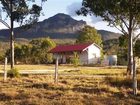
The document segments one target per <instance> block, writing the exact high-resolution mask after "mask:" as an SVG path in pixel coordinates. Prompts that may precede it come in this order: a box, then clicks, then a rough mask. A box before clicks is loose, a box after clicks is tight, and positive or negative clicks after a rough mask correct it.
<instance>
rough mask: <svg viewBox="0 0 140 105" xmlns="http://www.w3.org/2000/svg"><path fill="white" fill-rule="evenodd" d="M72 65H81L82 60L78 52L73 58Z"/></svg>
mask: <svg viewBox="0 0 140 105" xmlns="http://www.w3.org/2000/svg"><path fill="white" fill-rule="evenodd" d="M71 63H72V64H73V65H74V66H75V67H77V66H78V65H79V64H80V59H79V55H78V54H77V52H74V56H73V57H72V58H71Z"/></svg>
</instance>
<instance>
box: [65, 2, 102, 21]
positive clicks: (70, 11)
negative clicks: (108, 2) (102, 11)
mask: <svg viewBox="0 0 140 105" xmlns="http://www.w3.org/2000/svg"><path fill="white" fill-rule="evenodd" d="M81 7H82V2H74V3H72V4H71V5H68V6H67V8H66V10H67V12H68V14H69V15H70V16H72V17H77V18H78V17H81V19H82V20H85V17H84V16H78V15H77V14H76V11H77V10H79V9H80V8H81ZM86 18H87V19H86V20H90V22H92V23H97V22H100V21H102V18H101V17H96V16H94V15H91V16H90V15H88V16H87V17H86ZM86 20H85V21H86Z"/></svg>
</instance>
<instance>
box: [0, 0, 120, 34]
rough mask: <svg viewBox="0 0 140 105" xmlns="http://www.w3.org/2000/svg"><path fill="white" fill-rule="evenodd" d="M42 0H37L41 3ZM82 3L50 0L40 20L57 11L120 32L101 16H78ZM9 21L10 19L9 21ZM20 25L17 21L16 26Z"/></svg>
mask: <svg viewBox="0 0 140 105" xmlns="http://www.w3.org/2000/svg"><path fill="white" fill-rule="evenodd" d="M39 1H40V0H37V3H39ZM81 5H82V0H48V1H47V2H46V3H44V4H43V11H42V12H43V14H44V16H40V18H39V21H43V20H44V19H47V18H49V17H52V16H54V15H56V14H57V13H65V14H68V15H70V16H71V17H72V18H74V19H76V20H84V21H86V22H87V24H88V25H91V26H93V27H95V28H96V29H98V30H101V29H102V30H108V31H113V32H119V31H118V30H117V29H115V28H112V27H109V26H107V25H108V24H107V23H106V22H103V21H102V19H101V18H100V17H95V16H87V17H84V16H77V15H76V13H75V11H76V10H78V9H80V7H81ZM7 22H8V21H7ZM17 26H18V25H17V24H16V23H15V27H17ZM4 28H6V27H5V26H4V25H2V23H0V29H4Z"/></svg>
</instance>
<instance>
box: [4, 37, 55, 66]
mask: <svg viewBox="0 0 140 105" xmlns="http://www.w3.org/2000/svg"><path fill="white" fill-rule="evenodd" d="M53 47H55V43H54V42H53V41H52V40H51V39H50V38H41V39H33V40H32V41H30V43H29V44H23V45H19V44H18V45H17V44H15V50H14V51H15V61H16V63H18V62H20V63H25V64H46V63H51V62H52V60H53V58H52V54H50V53H48V51H49V50H50V49H52V48H53ZM6 56H8V58H9V59H10V50H9V49H8V50H7V52H6Z"/></svg>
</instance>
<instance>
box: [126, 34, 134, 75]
mask: <svg viewBox="0 0 140 105" xmlns="http://www.w3.org/2000/svg"><path fill="white" fill-rule="evenodd" d="M128 38H129V40H128V65H127V75H132V74H133V39H132V34H131V35H129V37H128Z"/></svg>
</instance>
